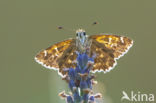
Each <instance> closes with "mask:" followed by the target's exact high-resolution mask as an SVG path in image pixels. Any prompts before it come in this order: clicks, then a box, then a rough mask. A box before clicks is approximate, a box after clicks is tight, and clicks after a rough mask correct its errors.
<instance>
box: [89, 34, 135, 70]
mask: <svg viewBox="0 0 156 103" xmlns="http://www.w3.org/2000/svg"><path fill="white" fill-rule="evenodd" d="M89 38H90V39H92V45H91V54H93V53H96V58H95V64H94V67H93V72H96V71H104V72H108V71H110V70H111V69H112V68H113V67H114V66H115V65H116V59H119V58H120V57H121V56H123V55H124V54H125V53H127V51H128V50H129V48H130V47H131V46H132V45H133V41H132V40H131V39H129V38H127V37H123V36H117V35H92V36H90V37H89Z"/></svg>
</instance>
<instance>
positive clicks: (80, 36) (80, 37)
mask: <svg viewBox="0 0 156 103" xmlns="http://www.w3.org/2000/svg"><path fill="white" fill-rule="evenodd" d="M76 39H77V40H78V41H79V42H80V43H81V44H82V45H83V44H84V43H85V41H86V39H87V35H86V32H85V30H83V29H78V30H76Z"/></svg>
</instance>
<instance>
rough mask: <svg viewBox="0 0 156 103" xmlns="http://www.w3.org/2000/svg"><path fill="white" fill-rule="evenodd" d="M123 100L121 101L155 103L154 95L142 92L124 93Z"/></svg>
mask: <svg viewBox="0 0 156 103" xmlns="http://www.w3.org/2000/svg"><path fill="white" fill-rule="evenodd" d="M122 95H123V96H122V98H121V101H124V100H128V101H133V102H153V101H154V94H146V93H141V92H140V91H138V92H134V91H131V92H130V94H128V93H126V92H125V91H122Z"/></svg>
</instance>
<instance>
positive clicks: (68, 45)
mask: <svg viewBox="0 0 156 103" xmlns="http://www.w3.org/2000/svg"><path fill="white" fill-rule="evenodd" d="M132 45H133V41H132V40H131V39H129V38H127V37H123V36H117V35H109V34H107V35H103V34H99V35H91V36H88V35H86V32H85V31H84V30H82V29H78V30H77V31H76V39H68V40H65V41H62V42H59V43H56V44H54V45H52V46H50V47H49V48H47V49H45V50H42V51H41V52H39V53H38V54H37V55H36V57H35V60H36V61H37V62H38V63H40V64H42V65H43V66H45V67H46V68H49V69H55V70H58V73H59V74H60V75H61V76H64V75H65V74H66V72H65V71H64V70H63V69H65V68H71V67H72V68H75V67H76V57H77V54H76V51H78V52H80V53H84V52H86V51H87V52H88V55H89V56H92V55H94V54H96V57H95V61H94V65H93V69H92V72H93V73H95V72H97V71H98V72H101V71H103V72H104V73H105V72H108V71H110V70H111V69H112V68H113V67H114V66H115V65H116V59H118V58H120V57H121V56H123V55H124V54H125V53H126V52H127V51H128V50H129V48H130V47H131V46H132Z"/></svg>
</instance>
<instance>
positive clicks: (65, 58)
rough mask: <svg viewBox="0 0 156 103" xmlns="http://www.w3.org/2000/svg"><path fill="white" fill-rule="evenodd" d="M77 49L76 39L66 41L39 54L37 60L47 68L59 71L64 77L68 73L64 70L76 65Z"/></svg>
mask: <svg viewBox="0 0 156 103" xmlns="http://www.w3.org/2000/svg"><path fill="white" fill-rule="evenodd" d="M75 48H76V47H75V39H69V40H65V41H62V42H59V43H56V44H54V45H52V46H50V47H49V48H47V49H45V50H42V51H41V52H39V53H38V54H37V55H36V57H35V60H36V61H37V62H38V63H40V64H42V65H43V66H44V67H46V68H49V69H54V70H58V73H59V74H60V75H61V76H63V75H64V74H65V73H66V72H64V70H63V69H64V68H69V67H74V65H75V64H74V63H72V61H74V60H75V58H76V54H75V52H74V50H75ZM72 52H73V53H72Z"/></svg>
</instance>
